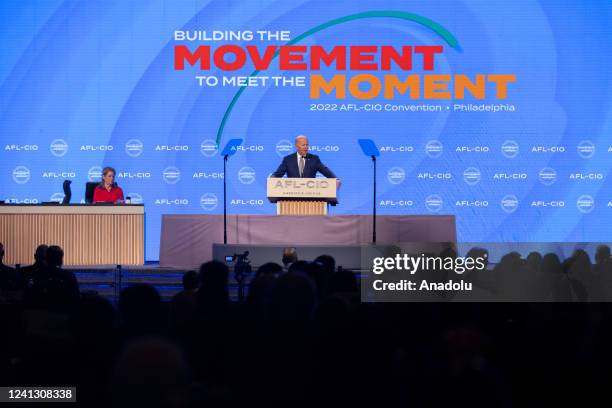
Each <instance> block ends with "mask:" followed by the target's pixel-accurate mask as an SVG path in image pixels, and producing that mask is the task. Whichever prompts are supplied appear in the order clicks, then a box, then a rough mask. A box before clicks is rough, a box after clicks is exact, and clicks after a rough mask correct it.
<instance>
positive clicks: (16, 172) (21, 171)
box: [13, 166, 31, 184]
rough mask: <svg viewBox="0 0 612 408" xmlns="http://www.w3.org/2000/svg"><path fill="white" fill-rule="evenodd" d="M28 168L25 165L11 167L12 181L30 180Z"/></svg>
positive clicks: (18, 182)
mask: <svg viewBox="0 0 612 408" xmlns="http://www.w3.org/2000/svg"><path fill="white" fill-rule="evenodd" d="M30 176H31V174H30V169H28V168H27V167H25V166H17V167H15V168H14V169H13V181H14V182H15V183H17V184H25V183H27V182H28V181H29V180H30Z"/></svg>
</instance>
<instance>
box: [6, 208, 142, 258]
mask: <svg viewBox="0 0 612 408" xmlns="http://www.w3.org/2000/svg"><path fill="white" fill-rule="evenodd" d="M0 242H2V243H3V244H4V247H5V252H6V254H5V258H4V263H5V264H9V265H12V264H22V265H28V264H31V263H32V262H33V261H34V260H33V255H34V251H35V250H36V247H37V246H38V245H40V244H47V245H59V246H61V247H62V248H63V249H64V265H143V264H144V205H142V204H124V205H95V204H94V205H90V204H69V205H40V204H5V205H0Z"/></svg>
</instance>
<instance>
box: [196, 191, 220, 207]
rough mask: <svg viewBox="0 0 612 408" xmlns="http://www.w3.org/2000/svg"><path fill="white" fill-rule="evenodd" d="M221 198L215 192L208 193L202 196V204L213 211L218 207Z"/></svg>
mask: <svg viewBox="0 0 612 408" xmlns="http://www.w3.org/2000/svg"><path fill="white" fill-rule="evenodd" d="M218 204H219V200H218V199H217V196H216V195H214V194H213V193H206V194H204V195H202V197H200V206H201V207H202V208H203V209H205V210H206V211H212V210H214V209H215V208H217V205H218Z"/></svg>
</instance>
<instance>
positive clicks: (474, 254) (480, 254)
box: [466, 247, 489, 267]
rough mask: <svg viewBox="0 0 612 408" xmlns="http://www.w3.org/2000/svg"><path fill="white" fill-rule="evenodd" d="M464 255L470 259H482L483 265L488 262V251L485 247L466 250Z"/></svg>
mask: <svg viewBox="0 0 612 408" xmlns="http://www.w3.org/2000/svg"><path fill="white" fill-rule="evenodd" d="M466 257H467V258H472V259H477V258H480V259H482V262H483V263H484V264H485V267H486V265H488V264H489V251H487V250H486V249H485V248H479V247H474V248H472V249H470V250H469V251H468V253H467V255H466Z"/></svg>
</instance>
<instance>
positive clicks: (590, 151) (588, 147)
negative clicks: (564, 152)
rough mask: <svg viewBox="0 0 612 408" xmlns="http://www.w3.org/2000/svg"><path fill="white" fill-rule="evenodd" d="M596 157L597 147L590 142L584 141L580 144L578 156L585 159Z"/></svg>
mask: <svg viewBox="0 0 612 408" xmlns="http://www.w3.org/2000/svg"><path fill="white" fill-rule="evenodd" d="M593 155H595V145H594V144H593V142H591V141H590V140H583V141H582V142H580V143H578V156H580V157H582V158H583V159H590V158H591V157H593Z"/></svg>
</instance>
